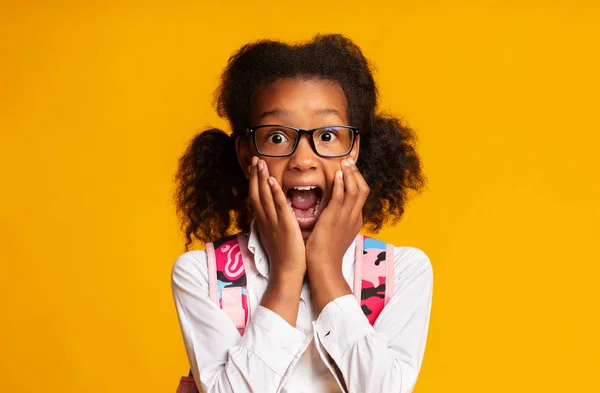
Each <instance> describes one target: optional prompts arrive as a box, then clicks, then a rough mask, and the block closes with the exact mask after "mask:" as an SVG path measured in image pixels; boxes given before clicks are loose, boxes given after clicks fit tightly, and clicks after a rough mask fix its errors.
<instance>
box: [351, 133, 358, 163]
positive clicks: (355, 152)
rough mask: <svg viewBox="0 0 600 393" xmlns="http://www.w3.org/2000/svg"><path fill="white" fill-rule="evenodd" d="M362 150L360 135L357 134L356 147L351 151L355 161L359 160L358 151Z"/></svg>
mask: <svg viewBox="0 0 600 393" xmlns="http://www.w3.org/2000/svg"><path fill="white" fill-rule="evenodd" d="M359 150H360V135H357V136H356V140H355V141H354V147H353V148H352V151H350V154H349V156H350V157H352V159H353V160H354V162H358V152H359Z"/></svg>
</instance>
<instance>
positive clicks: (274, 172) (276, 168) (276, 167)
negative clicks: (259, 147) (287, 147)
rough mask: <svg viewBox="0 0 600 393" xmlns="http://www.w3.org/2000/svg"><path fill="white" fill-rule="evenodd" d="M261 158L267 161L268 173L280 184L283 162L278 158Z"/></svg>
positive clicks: (283, 167)
mask: <svg viewBox="0 0 600 393" xmlns="http://www.w3.org/2000/svg"><path fill="white" fill-rule="evenodd" d="M263 159H264V160H265V162H266V163H267V168H269V175H271V176H273V177H274V178H275V180H277V181H278V182H279V184H282V180H283V172H284V169H285V164H284V163H282V162H280V161H278V160H267V159H266V157H265V158H263Z"/></svg>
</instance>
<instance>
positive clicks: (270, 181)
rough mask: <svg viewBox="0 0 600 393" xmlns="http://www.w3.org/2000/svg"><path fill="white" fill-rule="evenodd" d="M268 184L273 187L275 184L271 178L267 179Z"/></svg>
mask: <svg viewBox="0 0 600 393" xmlns="http://www.w3.org/2000/svg"><path fill="white" fill-rule="evenodd" d="M269 184H270V185H271V186H273V185H274V184H275V180H273V178H272V177H270V178H269Z"/></svg>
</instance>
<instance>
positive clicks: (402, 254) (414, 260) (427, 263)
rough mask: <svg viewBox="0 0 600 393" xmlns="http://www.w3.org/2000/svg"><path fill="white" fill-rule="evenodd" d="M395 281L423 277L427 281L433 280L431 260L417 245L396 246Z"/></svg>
mask: <svg viewBox="0 0 600 393" xmlns="http://www.w3.org/2000/svg"><path fill="white" fill-rule="evenodd" d="M394 276H395V281H406V280H411V279H413V278H416V277H421V279H422V280H424V281H425V282H428V283H431V282H432V281H433V268H432V265H431V260H430V259H429V256H428V255H427V254H425V252H424V251H423V250H421V249H419V248H416V247H410V246H400V247H394Z"/></svg>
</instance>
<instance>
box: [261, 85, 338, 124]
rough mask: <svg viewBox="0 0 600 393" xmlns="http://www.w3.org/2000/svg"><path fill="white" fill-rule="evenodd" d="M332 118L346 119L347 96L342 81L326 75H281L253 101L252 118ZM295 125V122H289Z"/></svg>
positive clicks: (262, 120) (295, 119) (295, 120)
mask: <svg viewBox="0 0 600 393" xmlns="http://www.w3.org/2000/svg"><path fill="white" fill-rule="evenodd" d="M275 120H278V121H284V120H288V121H289V122H295V123H298V122H304V123H303V124H297V125H298V126H299V127H304V126H307V125H306V124H307V123H310V122H311V121H317V122H318V121H329V122H334V123H335V122H336V121H337V122H340V121H341V122H344V123H347V121H348V115H347V103H346V96H345V94H344V91H343V90H342V88H341V87H340V85H339V84H338V83H336V82H333V81H329V80H324V79H299V78H294V79H278V80H276V81H275V82H273V83H270V84H268V85H266V86H264V87H262V88H260V89H259V90H258V91H257V92H256V93H255V94H254V95H253V97H252V100H251V102H250V122H251V124H253V125H256V124H258V123H262V124H267V123H269V122H272V121H275ZM289 125H293V124H289Z"/></svg>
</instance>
